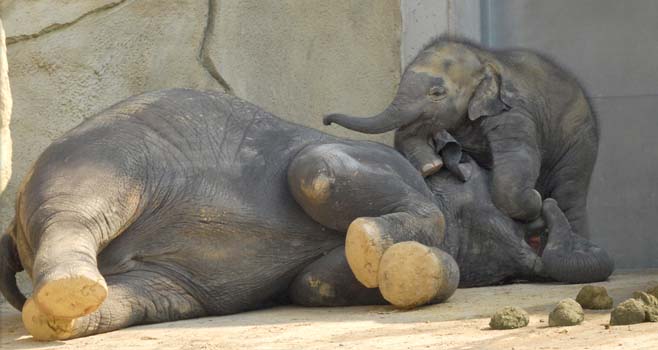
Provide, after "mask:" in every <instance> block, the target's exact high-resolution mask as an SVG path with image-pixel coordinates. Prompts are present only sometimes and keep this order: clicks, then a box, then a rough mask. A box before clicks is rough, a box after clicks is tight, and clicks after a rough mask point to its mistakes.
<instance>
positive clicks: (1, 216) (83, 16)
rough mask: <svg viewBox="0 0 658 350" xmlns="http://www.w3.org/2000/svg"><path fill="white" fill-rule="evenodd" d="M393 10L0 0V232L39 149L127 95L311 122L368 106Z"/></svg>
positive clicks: (196, 1)
mask: <svg viewBox="0 0 658 350" xmlns="http://www.w3.org/2000/svg"><path fill="white" fill-rule="evenodd" d="M399 11H400V4H399V0H386V1H376V0H367V1H358V2H353V1H349V0H340V1H331V2H327V1H320V0H313V1H293V0H289V1H272V2H261V1H217V0H205V1H201V0H180V1H159V0H141V1H134V0H65V1H54V0H41V1H18V0H15V1H12V0H5V1H0V14H1V16H2V19H3V20H4V24H5V30H6V32H7V42H8V43H10V44H9V45H8V54H9V78H10V81H11V87H12V92H13V98H14V109H13V116H12V126H11V129H12V130H11V131H12V135H13V149H14V155H13V160H14V161H13V168H12V170H13V172H12V173H13V174H12V177H11V180H10V182H9V186H8V188H7V190H6V191H4V193H2V195H1V196H0V226H2V227H1V228H0V229H2V230H4V229H5V225H6V223H8V222H9V220H10V218H11V216H12V213H11V212H12V210H13V207H14V199H15V194H16V191H17V188H18V185H19V183H20V181H21V180H22V178H23V177H24V176H25V174H26V172H27V170H28V168H29V166H30V164H32V162H34V160H35V159H36V157H37V156H38V155H39V154H40V153H41V152H42V151H43V149H44V148H45V147H47V146H48V145H49V144H50V143H51V141H52V140H53V139H55V138H57V137H58V136H60V135H61V134H62V133H64V132H65V131H66V130H69V129H70V128H72V127H73V126H75V125H77V124H78V123H80V121H82V120H83V119H84V118H86V117H89V116H91V115H92V114H93V113H95V112H97V111H99V110H101V109H103V108H106V107H108V106H110V105H112V104H113V103H115V102H118V101H119V100H122V99H124V98H126V97H128V96H131V95H135V94H139V93H142V92H145V91H150V90H157V89H163V88H170V87H189V88H196V89H215V90H229V91H231V92H233V93H235V94H236V95H238V96H240V97H243V98H245V99H247V100H249V101H251V102H254V103H256V104H259V105H261V106H263V107H265V108H266V109H268V110H270V111H272V112H274V113H276V114H278V115H279V116H281V117H283V118H287V119H290V120H293V121H295V122H298V123H301V124H306V125H311V126H315V127H321V120H322V115H323V114H325V113H329V112H331V111H344V112H349V113H374V112H378V111H379V110H380V109H381V108H383V107H384V106H386V105H387V104H388V102H389V99H390V98H391V96H393V94H394V93H395V87H396V84H397V82H398V80H399V77H400V54H399V37H400V33H399V32H400V13H399ZM323 130H326V131H328V132H333V133H336V134H341V135H351V136H356V137H358V138H370V139H374V140H381V141H384V142H389V140H390V135H383V136H377V135H376V136H369V137H365V136H363V135H358V134H356V133H350V132H347V131H344V130H342V129H340V128H338V127H332V128H329V127H324V128H323ZM3 140H4V138H3ZM3 142H4V141H3ZM3 167H5V165H3Z"/></svg>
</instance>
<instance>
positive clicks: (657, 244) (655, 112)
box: [588, 97, 658, 268]
mask: <svg viewBox="0 0 658 350" xmlns="http://www.w3.org/2000/svg"><path fill="white" fill-rule="evenodd" d="M592 102H593V103H594V105H595V108H596V109H597V110H598V111H599V119H600V120H601V124H602V130H601V139H602V141H603V142H601V145H600V146H599V157H598V161H597V164H596V169H595V171H594V176H593V179H592V184H591V187H590V195H589V202H588V207H589V213H590V221H591V224H590V225H591V231H592V237H593V239H594V240H595V241H596V242H598V243H600V244H601V245H603V246H604V247H606V248H607V249H608V252H610V253H611V254H612V255H613V256H614V257H615V260H616V262H617V265H618V267H626V268H630V267H650V266H654V267H655V266H658V231H657V229H658V137H656V134H657V133H658V121H657V120H658V118H657V116H658V98H655V97H624V98H601V99H594V100H593V101H592Z"/></svg>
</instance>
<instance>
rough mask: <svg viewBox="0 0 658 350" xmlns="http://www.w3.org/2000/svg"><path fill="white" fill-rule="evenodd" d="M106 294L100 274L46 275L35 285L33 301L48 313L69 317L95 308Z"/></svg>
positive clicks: (83, 313)
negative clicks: (36, 286) (96, 275)
mask: <svg viewBox="0 0 658 350" xmlns="http://www.w3.org/2000/svg"><path fill="white" fill-rule="evenodd" d="M106 297H107V285H106V283H105V280H104V279H103V277H101V276H100V275H98V277H96V278H94V276H93V274H92V275H90V274H89V273H87V274H85V273H83V272H78V273H77V274H76V275H73V276H71V275H65V276H57V277H50V278H48V279H47V280H46V281H44V282H43V283H41V285H39V286H38V288H37V289H36V291H35V293H34V302H35V303H37V304H38V306H39V308H40V309H41V310H43V311H44V312H45V313H46V314H48V315H52V316H53V317H60V318H69V319H71V318H76V317H81V316H84V315H88V314H90V313H92V312H94V311H96V309H98V307H99V306H100V305H101V304H102V303H103V301H104V300H105V298H106Z"/></svg>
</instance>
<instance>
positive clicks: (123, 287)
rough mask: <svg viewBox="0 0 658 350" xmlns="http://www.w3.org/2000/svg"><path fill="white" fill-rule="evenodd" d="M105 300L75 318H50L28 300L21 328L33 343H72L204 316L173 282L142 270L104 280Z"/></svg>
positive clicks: (189, 297)
mask: <svg viewBox="0 0 658 350" xmlns="http://www.w3.org/2000/svg"><path fill="white" fill-rule="evenodd" d="M106 281H107V286H108V291H109V293H108V297H107V299H105V301H104V302H103V304H102V305H101V306H100V307H99V308H98V309H97V310H96V311H94V312H93V313H91V314H89V315H85V316H82V317H79V318H66V317H57V316H53V315H51V314H49V313H47V312H45V310H43V309H41V308H40V307H39V304H37V303H35V302H34V300H33V299H32V298H29V299H28V301H27V302H26V303H25V306H24V307H23V314H22V316H23V324H24V325H25V328H26V329H27V330H28V332H29V333H30V334H31V335H32V336H33V337H34V338H35V339H37V340H55V339H60V340H63V339H72V338H79V337H84V336H88V335H93V334H99V333H105V332H111V331H114V330H117V329H121V328H126V327H129V326H133V325H138V324H146V323H157V322H169V321H176V320H182V319H188V318H195V317H202V316H205V315H206V312H205V310H204V309H203V306H202V305H201V304H199V302H198V301H197V300H196V299H195V298H194V297H192V296H191V295H190V294H188V293H187V292H186V291H185V290H184V289H183V288H182V287H181V286H180V284H178V283H177V282H175V281H174V280H172V279H170V278H168V277H166V276H165V275H163V274H159V273H154V272H148V271H144V270H140V271H131V272H126V273H123V274H119V275H113V276H107V277H106Z"/></svg>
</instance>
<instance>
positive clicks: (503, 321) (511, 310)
mask: <svg viewBox="0 0 658 350" xmlns="http://www.w3.org/2000/svg"><path fill="white" fill-rule="evenodd" d="M528 322H530V319H529V318H528V313H527V312H525V310H523V309H521V308H518V307H514V306H508V307H505V308H503V309H502V310H498V311H497V312H496V313H495V314H494V315H493V316H491V321H489V327H491V328H492V329H514V328H521V327H525V326H527V325H528Z"/></svg>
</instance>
